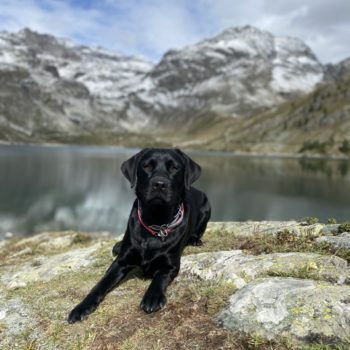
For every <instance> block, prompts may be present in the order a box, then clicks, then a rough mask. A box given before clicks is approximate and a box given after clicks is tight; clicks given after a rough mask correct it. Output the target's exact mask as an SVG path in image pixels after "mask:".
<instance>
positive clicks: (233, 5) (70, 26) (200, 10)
mask: <svg viewBox="0 0 350 350" xmlns="http://www.w3.org/2000/svg"><path fill="white" fill-rule="evenodd" d="M90 4H93V3H92V2H91V3H90ZM246 24H251V25H253V26H256V27H258V28H261V29H265V30H268V31H271V32H272V33H274V34H276V35H289V36H296V37H299V38H301V39H302V40H304V41H305V42H306V43H307V44H308V45H309V46H310V47H311V48H312V49H313V50H314V52H315V53H316V54H317V56H318V57H319V58H320V60H321V61H323V62H328V61H332V62H337V61H339V60H340V59H342V58H346V57H348V56H350V45H349V44H348V41H349V40H348V38H349V34H350V1H349V0H333V1H329V0H294V1H285V0H275V1H269V0H245V1H232V0H197V1H187V0H177V1H171V0H129V1H120V0H100V1H99V2H95V3H94V6H92V5H90V6H87V2H85V1H83V0H80V2H79V1H78V0H74V2H73V1H59V0H26V1H24V0H11V1H10V0H2V1H1V2H0V29H5V30H9V31H16V30H19V29H22V28H23V27H30V28H31V29H34V30H37V31H39V32H46V33H51V34H53V35H56V36H61V37H68V38H71V39H73V40H75V41H76V42H79V43H84V44H90V45H100V46H105V47H107V48H110V49H112V50H115V51H119V52H122V53H124V54H132V55H135V54H136V55H143V56H146V57H148V58H150V59H153V60H157V59H159V58H160V57H161V55H162V54H163V53H164V52H165V51H167V50H168V49H170V48H181V47H183V46H186V45H189V44H192V43H194V42H196V41H199V40H202V39H203V38H205V37H209V36H212V35H215V34H217V33H218V32H220V31H222V30H224V29H226V28H227V27H234V26H240V25H246Z"/></svg>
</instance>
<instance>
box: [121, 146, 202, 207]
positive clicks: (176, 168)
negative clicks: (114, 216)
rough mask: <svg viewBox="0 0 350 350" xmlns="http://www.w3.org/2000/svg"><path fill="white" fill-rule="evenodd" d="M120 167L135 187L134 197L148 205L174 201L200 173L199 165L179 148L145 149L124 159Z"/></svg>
mask: <svg viewBox="0 0 350 350" xmlns="http://www.w3.org/2000/svg"><path fill="white" fill-rule="evenodd" d="M121 170H122V172H123V174H124V176H125V177H126V178H127V179H128V180H129V181H130V183H131V187H135V186H136V195H137V197H138V198H139V199H140V200H141V201H144V202H147V203H150V204H153V203H154V204H170V205H171V204H173V203H178V202H179V200H181V198H182V197H183V195H184V191H185V189H189V188H190V186H191V184H192V183H193V182H194V181H196V180H197V179H198V178H199V176H200V173H201V168H200V166H199V165H198V164H197V163H195V162H194V161H193V160H192V159H191V158H190V157H188V156H187V155H186V154H185V153H183V152H182V151H180V150H179V149H156V148H146V149H143V150H142V151H141V152H139V153H137V154H136V155H134V156H133V157H131V158H130V159H128V160H127V161H125V162H124V163H123V164H122V166H121Z"/></svg>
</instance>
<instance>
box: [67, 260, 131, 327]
mask: <svg viewBox="0 0 350 350" xmlns="http://www.w3.org/2000/svg"><path fill="white" fill-rule="evenodd" d="M132 268H133V266H131V265H128V264H125V263H124V262H123V261H120V260H119V259H116V260H115V261H114V262H113V263H112V265H111V266H110V267H109V269H108V270H107V272H106V273H105V275H104V277H103V278H102V279H101V280H100V281H99V282H98V283H97V284H96V286H95V287H93V288H92V289H91V291H90V293H89V294H88V295H87V296H86V297H85V299H84V300H83V301H82V302H81V303H80V304H78V305H77V306H76V307H75V308H74V309H73V310H72V311H71V312H70V314H69V316H68V322H69V323H74V322H77V321H81V320H82V319H83V318H85V317H86V316H87V315H89V314H91V313H92V312H94V311H95V310H96V309H97V307H98V305H99V304H100V303H101V302H102V300H103V299H104V297H105V296H106V295H107V293H109V292H110V291H111V290H112V289H113V288H114V287H115V286H116V285H117V284H118V283H119V282H120V281H121V280H122V279H123V278H124V277H125V276H126V275H127V273H128V272H129V271H130V270H131V269H132Z"/></svg>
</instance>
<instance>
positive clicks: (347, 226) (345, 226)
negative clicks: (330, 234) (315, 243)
mask: <svg viewBox="0 0 350 350" xmlns="http://www.w3.org/2000/svg"><path fill="white" fill-rule="evenodd" d="M338 232H339V233H343V232H350V222H344V223H342V224H340V225H339V228H338Z"/></svg>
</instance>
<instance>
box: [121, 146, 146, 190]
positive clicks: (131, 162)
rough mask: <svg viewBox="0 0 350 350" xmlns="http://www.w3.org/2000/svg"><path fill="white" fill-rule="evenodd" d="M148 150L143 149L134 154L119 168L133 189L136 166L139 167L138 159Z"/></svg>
mask: <svg viewBox="0 0 350 350" xmlns="http://www.w3.org/2000/svg"><path fill="white" fill-rule="evenodd" d="M148 150H149V148H145V149H143V150H142V151H140V152H139V153H137V154H135V155H134V156H132V157H131V158H129V159H128V160H126V161H125V162H124V163H123V164H122V166H121V168H120V169H121V171H122V173H123V175H124V176H125V177H126V178H127V179H128V180H129V182H130V184H131V188H133V187H135V185H136V180H137V166H138V165H139V162H140V159H141V158H142V156H143V155H144V154H145V153H146V152H147V151H148Z"/></svg>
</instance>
